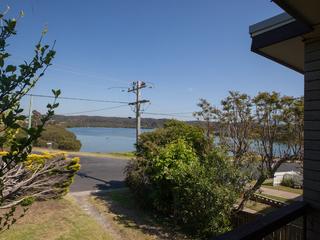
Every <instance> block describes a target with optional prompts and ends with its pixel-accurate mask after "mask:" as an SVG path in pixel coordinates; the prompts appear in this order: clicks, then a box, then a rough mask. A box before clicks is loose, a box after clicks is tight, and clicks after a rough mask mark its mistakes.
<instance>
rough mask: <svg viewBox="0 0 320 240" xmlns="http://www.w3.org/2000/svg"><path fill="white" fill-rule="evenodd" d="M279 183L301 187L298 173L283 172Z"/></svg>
mask: <svg viewBox="0 0 320 240" xmlns="http://www.w3.org/2000/svg"><path fill="white" fill-rule="evenodd" d="M281 185H282V186H285V187H290V188H301V187H302V179H301V176H299V175H295V174H294V175H293V174H285V175H284V176H283V179H282V181H281Z"/></svg>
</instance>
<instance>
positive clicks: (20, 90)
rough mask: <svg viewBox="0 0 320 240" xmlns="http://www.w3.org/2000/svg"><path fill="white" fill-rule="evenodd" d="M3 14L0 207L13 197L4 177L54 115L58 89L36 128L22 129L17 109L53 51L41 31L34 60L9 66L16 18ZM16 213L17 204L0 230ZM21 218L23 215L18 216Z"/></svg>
mask: <svg viewBox="0 0 320 240" xmlns="http://www.w3.org/2000/svg"><path fill="white" fill-rule="evenodd" d="M5 14H6V12H5V13H3V14H0V21H1V22H2V25H1V27H0V31H1V34H0V74H1V81H0V149H3V148H4V146H7V148H8V153H7V154H6V155H4V156H3V157H2V158H1V160H0V196H1V197H0V207H3V206H4V205H6V203H7V202H8V201H10V199H11V197H12V196H11V195H8V194H6V193H7V192H8V191H9V189H8V188H7V187H8V185H6V182H5V176H6V175H7V174H8V173H10V172H12V171H14V169H16V168H17V167H19V166H23V163H24V162H25V161H26V160H27V156H28V154H30V153H31V150H32V144H33V143H34V142H35V141H36V140H37V139H38V138H39V137H40V135H41V133H42V131H43V128H44V126H45V124H46V122H47V121H48V120H49V119H50V118H51V117H52V116H53V114H54V109H55V108H57V107H58V103H56V99H57V98H58V96H59V95H60V90H52V92H53V95H54V101H53V104H48V105H47V109H48V111H47V113H46V114H45V115H44V116H43V117H42V118H41V123H40V124H39V125H38V126H37V127H35V128H30V129H27V128H26V127H24V126H23V122H24V121H25V117H24V116H23V115H22V114H21V113H22V111H23V109H21V107H20V100H21V98H22V97H23V96H25V95H26V94H27V93H28V92H29V91H30V90H31V89H32V88H33V87H34V86H35V84H36V83H37V82H38V80H39V79H40V78H41V77H42V76H43V75H44V73H45V71H46V69H47V68H48V67H49V66H50V65H51V61H52V59H53V58H54V56H55V51H54V50H53V49H52V48H50V46H49V45H43V44H42V38H43V36H44V34H45V32H46V31H44V32H43V34H42V36H41V38H40V40H39V42H38V43H37V44H36V46H35V50H34V57H33V58H32V60H31V61H30V62H27V61H25V62H24V63H22V64H20V65H19V66H15V65H11V64H10V63H8V62H9V61H10V53H9V52H8V51H7V47H8V45H9V44H8V40H9V38H10V37H12V36H13V35H15V34H16V25H17V19H15V18H12V19H10V18H8V19H7V18H5ZM21 16H22V14H21V15H20V17H21ZM20 17H19V18H20ZM19 18H18V19H19ZM18 131H22V132H24V133H25V136H24V137H22V138H18V137H17V134H16V133H17V132H18ZM19 184H20V182H19V181H18V182H16V183H15V186H13V187H18V186H19ZM11 187H12V186H11ZM25 197H27V196H25ZM15 210H16V205H12V206H11V208H10V209H9V210H8V212H7V213H6V214H5V215H4V216H3V218H0V219H1V230H4V229H6V228H9V227H10V225H11V224H13V223H15V222H16V218H15V217H14V212H15ZM23 215H24V213H23V214H22V215H21V216H23Z"/></svg>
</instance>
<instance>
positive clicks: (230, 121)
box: [219, 91, 254, 167]
mask: <svg viewBox="0 0 320 240" xmlns="http://www.w3.org/2000/svg"><path fill="white" fill-rule="evenodd" d="M221 104H222V111H221V114H220V117H219V122H220V125H221V128H220V129H221V131H220V132H221V134H220V144H221V145H223V146H224V147H226V148H227V149H228V151H229V152H231V153H232V156H233V158H234V163H235V164H236V165H238V166H240V167H241V166H247V165H248V164H250V162H251V161H249V160H250V159H251V157H250V155H251V154H252V151H251V145H252V143H253V128H254V119H253V114H252V101H251V98H250V97H249V96H248V95H247V94H241V93H239V92H232V91H230V92H229V96H228V97H226V98H225V99H224V100H222V101H221Z"/></svg>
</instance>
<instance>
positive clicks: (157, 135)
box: [137, 120, 208, 159]
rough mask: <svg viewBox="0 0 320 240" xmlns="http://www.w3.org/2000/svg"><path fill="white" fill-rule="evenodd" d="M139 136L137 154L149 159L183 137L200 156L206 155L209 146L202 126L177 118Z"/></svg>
mask: <svg viewBox="0 0 320 240" xmlns="http://www.w3.org/2000/svg"><path fill="white" fill-rule="evenodd" d="M139 138H140V140H139V144H138V146H137V155H138V156H139V157H144V158H147V159H148V158H152V157H154V156H156V155H158V154H159V151H160V149H161V148H162V147H164V146H165V145H167V144H169V143H171V142H173V141H176V140H178V139H181V138H183V139H184V140H185V141H186V143H187V144H188V145H190V146H191V147H192V148H193V149H194V151H195V153H196V154H197V155H198V156H199V157H200V158H202V157H204V156H205V155H206V152H207V146H208V139H207V138H206V137H205V135H204V130H203V129H202V128H201V127H198V126H192V125H190V124H187V123H185V122H181V121H177V120H170V121H167V122H165V123H164V127H163V128H158V129H156V130H154V131H152V132H146V133H143V134H141V135H140V137H139Z"/></svg>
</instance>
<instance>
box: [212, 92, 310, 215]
mask: <svg viewBox="0 0 320 240" xmlns="http://www.w3.org/2000/svg"><path fill="white" fill-rule="evenodd" d="M221 104H222V109H221V110H220V111H219V113H218V114H217V115H218V121H219V124H220V141H219V145H220V146H221V147H222V148H224V149H226V150H227V151H228V152H229V153H230V154H231V155H232V158H233V163H234V165H236V166H238V167H241V168H242V169H243V172H245V171H246V172H247V173H248V176H247V179H248V181H250V179H252V178H253V179H254V180H256V181H255V184H254V185H253V186H251V185H249V184H248V186H249V188H248V189H247V190H246V191H245V193H244V194H243V200H242V202H241V203H240V205H239V209H241V208H242V207H243V206H244V203H245V202H246V201H247V200H248V199H249V198H250V196H252V194H253V193H254V192H255V191H257V190H258V189H259V188H260V187H261V185H262V183H263V182H264V181H265V180H266V179H268V178H272V177H273V175H274V173H275V172H276V171H277V169H278V168H279V166H280V165H281V164H282V163H283V162H285V161H289V160H299V161H301V160H302V156H303V109H304V108H303V98H293V97H289V96H281V95H280V93H277V92H271V93H268V92H260V93H258V94H257V95H256V96H255V97H253V98H251V97H250V96H248V95H247V94H243V93H239V92H232V91H231V92H229V96H227V97H226V98H225V99H224V100H222V101H221ZM252 168H254V169H252Z"/></svg>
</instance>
